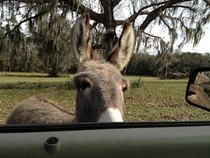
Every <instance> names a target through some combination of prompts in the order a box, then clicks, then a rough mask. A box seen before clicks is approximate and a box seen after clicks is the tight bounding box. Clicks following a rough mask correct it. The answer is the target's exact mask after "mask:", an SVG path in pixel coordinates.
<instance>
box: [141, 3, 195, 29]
mask: <svg viewBox="0 0 210 158" xmlns="http://www.w3.org/2000/svg"><path fill="white" fill-rule="evenodd" d="M187 1H192V0H173V1H172V0H171V1H167V3H166V4H165V5H164V6H160V7H158V8H156V9H155V10H153V11H152V12H150V13H149V15H148V16H147V17H146V19H145V20H144V22H143V23H142V24H141V26H140V29H141V30H145V29H146V27H147V26H148V25H149V24H150V23H151V22H152V21H153V20H154V19H155V18H156V17H157V16H159V14H160V13H161V12H163V11H164V10H166V9H167V8H171V7H173V5H174V4H177V3H182V2H187Z"/></svg>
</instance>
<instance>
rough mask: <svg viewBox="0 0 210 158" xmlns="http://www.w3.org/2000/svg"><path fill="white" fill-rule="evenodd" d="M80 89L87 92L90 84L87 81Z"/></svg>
mask: <svg viewBox="0 0 210 158" xmlns="http://www.w3.org/2000/svg"><path fill="white" fill-rule="evenodd" d="M80 88H81V89H82V90H85V89H86V88H90V83H88V82H87V81H83V82H82V83H81V84H80Z"/></svg>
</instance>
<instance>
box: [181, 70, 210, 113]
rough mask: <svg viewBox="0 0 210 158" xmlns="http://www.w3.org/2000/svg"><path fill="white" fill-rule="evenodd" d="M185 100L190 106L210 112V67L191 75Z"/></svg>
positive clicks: (195, 71)
mask: <svg viewBox="0 0 210 158" xmlns="http://www.w3.org/2000/svg"><path fill="white" fill-rule="evenodd" d="M185 98H186V101H187V102H188V103H189V104H191V105H194V106H196V107H199V108H202V109H205V110H207V111H210V67H203V68H197V69H195V70H194V71H193V72H192V73H191V75H190V78H189V81H188V85H187V90H186V95H185Z"/></svg>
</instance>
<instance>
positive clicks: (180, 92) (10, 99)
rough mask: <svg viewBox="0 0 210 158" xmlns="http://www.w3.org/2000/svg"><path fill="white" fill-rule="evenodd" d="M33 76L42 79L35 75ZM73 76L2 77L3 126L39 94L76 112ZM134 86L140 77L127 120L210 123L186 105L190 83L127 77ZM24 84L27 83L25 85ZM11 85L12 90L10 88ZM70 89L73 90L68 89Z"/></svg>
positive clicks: (127, 96) (0, 115)
mask: <svg viewBox="0 0 210 158" xmlns="http://www.w3.org/2000/svg"><path fill="white" fill-rule="evenodd" d="M33 76H38V75H37V74H33ZM72 78H73V75H71V76H70V77H62V78H48V77H43V76H42V75H41V76H39V77H31V76H30V74H28V73H24V74H23V77H21V75H20V73H17V74H16V75H14V74H12V73H11V75H1V74H0V96H1V97H0V124H4V123H5V119H6V118H7V116H8V115H9V113H10V112H11V111H12V109H13V108H14V107H15V106H16V105H17V104H18V103H19V102H20V101H21V100H23V99H26V98H27V97H29V96H32V95H36V96H41V97H46V98H48V99H51V100H53V101H54V102H56V103H57V104H59V105H61V106H63V107H65V108H67V109H70V110H72V111H74V106H75V96H76V91H75V90H74V89H71V82H70V81H71V79H72ZM127 78H128V79H129V80H130V82H131V84H132V83H133V82H135V81H137V80H138V79H139V78H141V80H142V81H143V82H142V84H141V85H140V87H139V88H131V89H130V90H129V91H127V92H125V94H124V98H125V105H126V115H125V121H132V122H133V121H134V122H136V121H188V120H209V119H210V113H208V112H206V111H204V110H200V109H198V108H196V107H193V106H191V105H189V104H187V103H186V102H185V98H184V97H185V90H186V86H187V80H159V79H158V78H154V77H142V76H127ZM22 82H24V83H22ZM10 86H11V87H10ZM68 87H70V88H68Z"/></svg>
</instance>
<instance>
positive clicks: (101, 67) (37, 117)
mask: <svg viewBox="0 0 210 158" xmlns="http://www.w3.org/2000/svg"><path fill="white" fill-rule="evenodd" d="M89 20H90V16H89V14H88V13H85V14H83V15H82V16H81V17H80V18H78V19H77V21H76V23H75V25H74V26H73V28H72V33H71V49H72V52H73V53H74V56H75V59H76V60H77V61H78V64H79V69H78V72H77V74H76V75H75V76H74V85H75V87H76V89H77V96H76V111H75V118H74V115H72V113H71V112H69V111H68V110H66V109H64V108H62V107H60V106H58V105H56V104H54V103H53V102H51V101H48V100H46V99H45V98H37V97H30V98H28V99H26V100H24V101H22V102H21V103H20V104H19V105H18V106H17V107H16V108H15V109H14V110H13V111H12V113H11V114H10V116H9V117H8V119H7V124H43V123H70V122H122V121H123V118H124V112H125V107H124V98H123V92H124V91H125V90H126V89H127V88H128V87H129V81H128V80H127V79H126V78H125V77H124V76H122V75H121V73H120V71H121V70H122V69H123V68H124V67H125V66H126V65H127V64H128V62H129V61H130V57H131V54H132V53H133V49H134V43H135V42H134V41H135V35H134V30H133V27H132V25H130V23H129V22H125V23H124V25H123V30H122V34H121V36H120V37H119V41H118V43H117V44H116V46H115V47H114V49H113V50H112V51H111V52H110V54H109V55H108V57H107V58H106V59H104V60H100V61H99V60H93V58H94V54H92V53H93V52H92V47H91V44H90V24H89Z"/></svg>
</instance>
